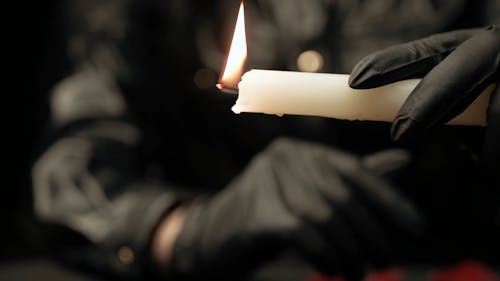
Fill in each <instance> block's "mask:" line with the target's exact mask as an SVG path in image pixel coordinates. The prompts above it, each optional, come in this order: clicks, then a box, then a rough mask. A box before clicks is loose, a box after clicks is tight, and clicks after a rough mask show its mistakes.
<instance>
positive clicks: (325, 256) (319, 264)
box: [292, 225, 341, 275]
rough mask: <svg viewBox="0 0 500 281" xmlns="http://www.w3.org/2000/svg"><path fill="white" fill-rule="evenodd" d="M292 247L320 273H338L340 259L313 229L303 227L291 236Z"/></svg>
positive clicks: (333, 249) (335, 250)
mask: <svg viewBox="0 0 500 281" xmlns="http://www.w3.org/2000/svg"><path fill="white" fill-rule="evenodd" d="M292 243H293V244H292V246H293V247H294V248H295V249H296V250H297V252H298V253H299V254H300V255H301V256H302V257H303V258H304V259H305V260H306V261H307V262H308V263H310V264H311V265H312V266H314V267H315V268H316V269H317V270H319V271H320V272H322V273H325V274H329V275H333V274H338V273H339V272H340V269H341V266H340V257H339V256H338V255H337V249H335V248H332V245H331V244H330V243H328V242H327V241H326V240H325V239H324V237H323V236H322V235H321V234H320V233H319V232H318V231H317V230H315V229H314V228H313V227H310V226H309V225H304V226H303V227H301V228H299V229H297V231H296V232H294V233H293V234H292Z"/></svg>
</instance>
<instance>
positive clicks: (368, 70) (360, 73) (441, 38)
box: [349, 29, 478, 89]
mask: <svg viewBox="0 0 500 281" xmlns="http://www.w3.org/2000/svg"><path fill="white" fill-rule="evenodd" d="M477 32H478V30H477V29H467V30H460V31H453V32H447V33H442V34H437V35H433V36H430V37H426V38H423V39H419V40H415V41H412V42H408V43H404V44H400V45H395V46H391V47H388V48H386V49H383V50H381V51H378V52H375V53H373V54H371V55H368V56H366V57H365V58H363V59H362V60H361V61H360V62H359V63H358V64H357V65H356V66H355V67H354V69H353V71H352V72H351V75H350V77H349V86H351V87H352V88H355V89H368V88H374V87H379V86H382V85H385V84H389V83H392V82H395V81H399V80H403V79H410V78H416V77H422V76H424V75H425V74H426V73H428V72H429V71H430V70H431V69H432V68H433V67H434V66H436V65H437V64H439V63H440V62H441V61H442V60H443V59H444V58H445V57H446V56H447V55H448V54H450V53H451V52H452V51H453V50H454V49H455V48H456V47H458V46H459V45H460V44H461V43H462V42H464V41H465V40H467V39H469V38H470V37H471V36H473V34H475V33H477Z"/></svg>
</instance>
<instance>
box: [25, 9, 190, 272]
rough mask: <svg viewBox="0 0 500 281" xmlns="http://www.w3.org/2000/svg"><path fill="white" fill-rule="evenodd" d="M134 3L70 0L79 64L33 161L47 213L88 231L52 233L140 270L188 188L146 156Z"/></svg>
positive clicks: (63, 225) (101, 258)
mask: <svg viewBox="0 0 500 281" xmlns="http://www.w3.org/2000/svg"><path fill="white" fill-rule="evenodd" d="M126 2H127V1H115V0H112V1H86V0H85V1H70V2H69V3H71V5H70V4H69V3H68V6H67V7H65V9H64V10H65V11H69V12H68V15H69V18H68V28H67V35H68V36H67V50H68V55H69V57H70V60H71V61H72V66H73V71H72V73H71V74H70V75H69V76H68V77H67V78H65V79H63V80H62V81H60V82H59V83H58V84H57V85H56V86H55V87H54V88H53V90H52V93H51V97H50V126H49V127H50V131H49V133H48V134H49V138H50V139H51V141H49V144H48V145H47V149H46V150H45V151H44V152H43V153H42V155H41V156H40V157H39V158H38V159H37V160H36V162H35V164H34V166H33V170H32V181H33V195H34V210H35V213H36V215H37V216H38V218H39V219H40V220H41V221H42V222H44V223H46V224H48V225H49V224H50V225H51V226H55V227H56V228H57V229H58V232H57V233H60V232H61V231H60V230H61V229H62V230H64V231H62V232H65V233H66V232H67V233H71V235H72V236H75V237H78V243H72V242H71V243H70V242H69V240H60V238H59V235H52V236H51V238H53V239H51V240H52V242H55V244H60V245H59V246H60V247H57V248H62V249H63V250H62V251H61V252H62V255H63V256H64V260H65V261H67V262H70V263H71V264H76V265H78V266H83V267H86V268H89V269H93V270H97V271H99V272H111V273H117V274H122V275H123V276H127V277H137V276H140V275H141V274H142V273H143V272H144V271H145V267H147V266H148V264H149V259H148V256H149V254H148V247H149V240H150V238H151V235H152V232H153V231H154V229H155V226H156V225H157V224H158V222H159V221H160V220H161V218H162V217H163V216H164V215H165V214H166V213H167V212H168V211H169V210H171V209H172V208H174V207H175V206H176V204H178V203H179V202H181V201H182V200H184V198H186V197H187V196H185V195H182V192H181V191H179V190H180V189H178V188H175V187H173V186H170V185H167V184H164V183H160V182H156V181H155V182H153V181H151V180H149V181H148V180H146V179H145V177H144V176H143V175H142V173H141V169H140V168H139V167H138V165H137V150H138V147H140V145H141V138H142V134H141V129H140V128H139V127H138V126H136V125H134V122H132V118H130V115H131V114H130V113H129V106H128V105H127V102H126V99H125V98H124V95H122V91H121V89H120V87H119V86H118V85H119V83H118V81H119V79H120V77H123V75H125V74H124V73H125V72H127V67H128V66H127V65H126V63H125V60H123V57H121V52H120V50H121V49H120V48H121V46H120V40H122V36H124V33H125V32H126V24H127V20H126V16H125V14H126V13H125V12H124V10H126V6H127V3H126ZM51 229H52V228H51ZM74 234H76V235H74ZM49 238H50V237H49ZM58 239H59V240H58ZM54 240H56V241H54ZM71 241H73V240H71Z"/></svg>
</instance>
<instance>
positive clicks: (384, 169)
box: [361, 149, 411, 177]
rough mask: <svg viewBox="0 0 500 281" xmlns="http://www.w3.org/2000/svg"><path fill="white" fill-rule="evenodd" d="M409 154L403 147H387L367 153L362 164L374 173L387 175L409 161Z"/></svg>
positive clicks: (401, 167) (398, 169)
mask: <svg viewBox="0 0 500 281" xmlns="http://www.w3.org/2000/svg"><path fill="white" fill-rule="evenodd" d="M410 160H411V155H410V153H409V152H408V151H406V150H403V149H388V150H383V151H380V152H376V153H373V154H370V155H367V156H365V157H363V158H362V159H361V162H362V165H363V166H364V167H365V168H366V169H367V170H368V171H370V172H372V173H373V174H374V175H376V176H379V177H389V176H391V175H393V174H394V173H396V172H398V171H400V170H401V169H403V168H404V167H405V166H407V165H408V164H409V163H410Z"/></svg>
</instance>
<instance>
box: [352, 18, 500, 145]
mask: <svg viewBox="0 0 500 281" xmlns="http://www.w3.org/2000/svg"><path fill="white" fill-rule="evenodd" d="M499 64H500V29H499V27H498V26H490V27H488V28H486V29H469V30H459V31H454V32H448V33H442V34H437V35H433V36H430V37H427V38H423V39H420V40H416V41H413V42H409V43H405V44H401V45H396V46H393V47H389V48H387V49H385V50H382V51H379V52H376V53H373V54H371V55H369V56H367V57H365V58H364V59H362V60H361V61H360V62H359V63H358V64H357V65H356V67H355V68H354V70H353V71H352V73H351V76H350V79H349V85H350V86H351V87H352V88H356V89H366V88H373V87H378V86H382V85H385V84H388V83H392V82H395V81H398V80H402V79H409V78H416V77H422V76H424V78H423V80H422V81H421V82H420V83H419V85H418V86H417V87H416V88H415V90H414V91H413V92H412V93H411V94H410V96H409V97H408V98H407V100H406V101H405V103H404V104H403V106H402V107H401V109H400V110H399V113H398V114H397V116H396V119H395V120H394V122H393V124H392V129H391V135H392V138H393V139H394V140H399V139H401V138H403V137H409V136H411V135H412V134H413V133H415V132H418V131H419V130H421V129H425V128H429V127H432V126H435V125H438V124H443V123H445V122H447V121H449V120H450V119H452V118H453V117H455V116H456V115H458V114H460V113H461V112H462V111H464V110H465V109H466V108H467V107H468V106H469V105H470V104H471V103H472V102H473V101H474V100H475V99H476V97H477V96H478V95H479V94H480V93H481V92H482V91H483V90H484V89H485V88H486V87H487V86H488V85H490V84H491V83H493V82H498V81H499V67H498V66H499ZM497 91H499V90H498V88H497Z"/></svg>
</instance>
